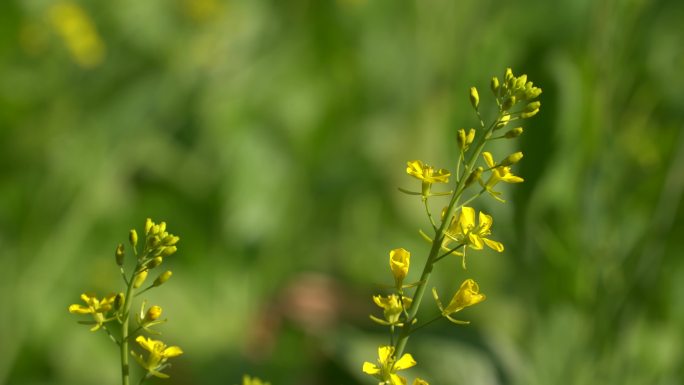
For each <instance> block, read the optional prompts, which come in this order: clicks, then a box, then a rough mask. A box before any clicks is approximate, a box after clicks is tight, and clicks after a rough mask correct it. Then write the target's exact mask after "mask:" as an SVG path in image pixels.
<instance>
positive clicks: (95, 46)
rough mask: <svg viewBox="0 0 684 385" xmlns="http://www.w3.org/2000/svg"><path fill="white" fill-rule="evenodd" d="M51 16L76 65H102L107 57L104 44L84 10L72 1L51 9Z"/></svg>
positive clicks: (63, 2) (85, 66)
mask: <svg viewBox="0 0 684 385" xmlns="http://www.w3.org/2000/svg"><path fill="white" fill-rule="evenodd" d="M49 14H50V21H51V22H52V26H53V27H54V28H55V30H56V31H57V33H58V34H59V36H60V37H61V38H62V40H63V41H64V44H65V45H66V47H67V49H68V50H69V53H70V54H71V57H72V58H73V60H74V61H75V62H76V64H78V65H79V66H81V67H83V68H93V67H96V66H98V65H100V64H101V63H102V61H103V60H104V56H105V45H104V42H103V41H102V39H101V38H100V35H99V34H98V33H97V29H96V28H95V24H94V23H93V21H92V20H91V18H90V17H89V16H88V14H87V13H86V12H85V10H83V8H81V7H80V6H79V5H77V4H75V3H73V2H70V1H59V2H57V3H55V4H54V5H53V6H52V7H51V8H50V12H49Z"/></svg>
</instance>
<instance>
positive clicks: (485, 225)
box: [479, 212, 494, 235]
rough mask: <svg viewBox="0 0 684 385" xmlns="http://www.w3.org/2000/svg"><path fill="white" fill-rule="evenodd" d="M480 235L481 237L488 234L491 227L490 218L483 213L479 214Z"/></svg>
mask: <svg viewBox="0 0 684 385" xmlns="http://www.w3.org/2000/svg"><path fill="white" fill-rule="evenodd" d="M479 219H480V234H482V235H487V234H489V229H490V228H491V227H492V222H494V221H493V220H492V216H491V215H487V214H485V213H483V212H480V218H479Z"/></svg>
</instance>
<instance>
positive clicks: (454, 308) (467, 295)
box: [432, 279, 487, 324]
mask: <svg viewBox="0 0 684 385" xmlns="http://www.w3.org/2000/svg"><path fill="white" fill-rule="evenodd" d="M432 295H433V297H434V298H435V301H436V302H437V306H438V307H439V310H441V312H442V315H443V316H445V317H446V318H448V319H449V321H451V322H454V323H457V324H467V323H469V322H466V321H459V320H456V319H453V318H451V314H453V313H457V312H459V311H461V310H463V309H464V308H466V307H468V306H473V305H476V304H478V303H480V302H482V301H484V300H485V299H486V298H487V296H485V295H484V294H482V293H480V287H479V286H478V284H477V283H476V282H475V281H473V280H472V279H466V280H465V281H463V283H462V284H461V287H460V288H459V289H458V291H457V292H456V294H454V297H453V298H452V299H451V302H449V305H447V306H446V307H444V306H443V305H442V302H441V301H440V300H439V296H438V295H437V290H436V289H434V288H433V289H432Z"/></svg>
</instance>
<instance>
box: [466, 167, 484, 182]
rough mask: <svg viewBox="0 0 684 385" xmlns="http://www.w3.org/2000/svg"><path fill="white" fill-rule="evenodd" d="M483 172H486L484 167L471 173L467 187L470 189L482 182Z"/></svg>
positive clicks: (467, 180)
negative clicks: (476, 182)
mask: <svg viewBox="0 0 684 385" xmlns="http://www.w3.org/2000/svg"><path fill="white" fill-rule="evenodd" d="M482 172H484V169H483V168H482V167H478V168H476V169H475V170H473V172H471V173H470V175H468V179H466V182H465V187H468V186H470V185H471V184H473V183H474V182H475V181H477V180H480V177H481V176H482Z"/></svg>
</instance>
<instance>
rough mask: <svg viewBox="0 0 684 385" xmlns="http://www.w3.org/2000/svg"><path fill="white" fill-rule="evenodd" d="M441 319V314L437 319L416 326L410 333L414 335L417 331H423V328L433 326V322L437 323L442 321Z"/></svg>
mask: <svg viewBox="0 0 684 385" xmlns="http://www.w3.org/2000/svg"><path fill="white" fill-rule="evenodd" d="M440 319H442V315H441V314H440V315H438V316H437V317H435V318H433V319H431V320H429V321H428V322H426V323H424V324H422V325H418V326H416V327H415V328H413V330H411V332H410V333H411V334H413V333H415V332H416V331H418V330H419V329H422V328H424V327H426V326H428V325H429V324H431V323H433V322H435V321H437V320H440Z"/></svg>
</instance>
